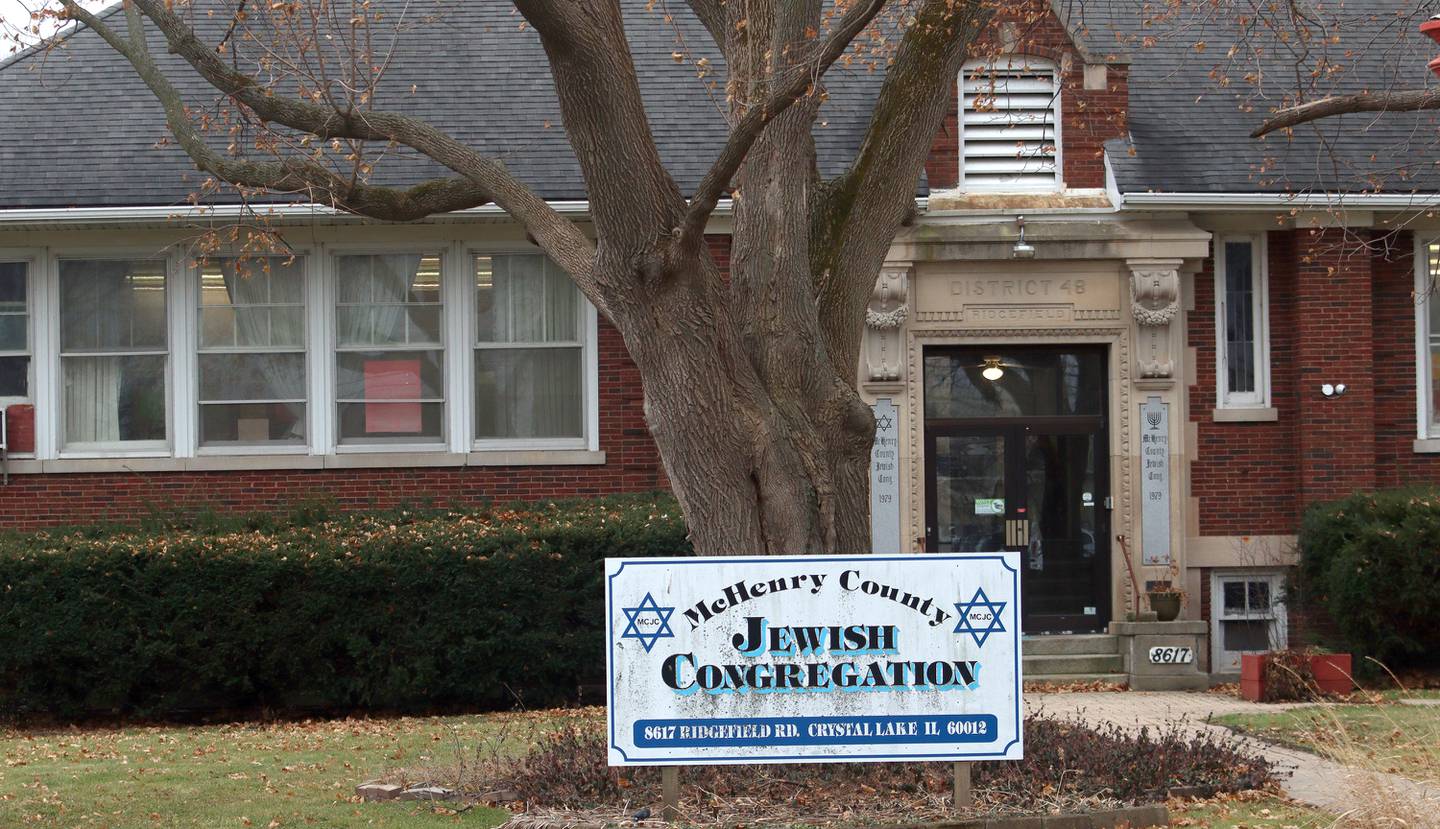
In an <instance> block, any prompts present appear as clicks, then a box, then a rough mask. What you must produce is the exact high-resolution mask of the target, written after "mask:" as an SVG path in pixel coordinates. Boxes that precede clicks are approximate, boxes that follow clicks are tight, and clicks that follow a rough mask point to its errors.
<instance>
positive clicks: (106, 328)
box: [60, 260, 166, 352]
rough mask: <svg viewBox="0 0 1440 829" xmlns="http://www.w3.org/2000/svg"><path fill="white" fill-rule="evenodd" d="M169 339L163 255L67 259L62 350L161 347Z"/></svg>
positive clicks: (63, 263)
mask: <svg viewBox="0 0 1440 829" xmlns="http://www.w3.org/2000/svg"><path fill="white" fill-rule="evenodd" d="M165 342H166V337H165V263H164V262H163V261H75V260H65V261H61V263H60V348H61V350H62V351H71V352H73V351H152V350H154V351H161V350H164V348H165Z"/></svg>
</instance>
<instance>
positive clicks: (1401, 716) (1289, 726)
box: [1215, 705, 1440, 781]
mask: <svg viewBox="0 0 1440 829" xmlns="http://www.w3.org/2000/svg"><path fill="white" fill-rule="evenodd" d="M1215 722H1216V723H1218V724H1220V725H1225V726H1229V727H1231V728H1235V729H1237V730H1240V731H1243V732H1246V733H1248V734H1254V735H1255V736H1257V737H1262V738H1264V739H1268V740H1273V741H1275V742H1280V743H1287V744H1290V745H1294V746H1299V747H1301V748H1307V749H1310V750H1312V751H1316V752H1319V753H1321V754H1325V755H1327V756H1333V757H1334V758H1335V759H1337V760H1339V761H1341V762H1345V763H1349V764H1351V765H1358V766H1362V767H1364V768H1367V769H1370V770H1374V771H1385V772H1390V773H1392V774H1403V775H1405V776H1406V777H1410V778H1412V779H1415V780H1422V781H1433V780H1440V706H1434V705H1427V706H1419V705H1324V706H1306V707H1303V708H1292V709H1290V710H1288V711H1276V712H1275V713H1273V714H1272V713H1267V714H1227V715H1225V716H1222V717H1216V718H1215Z"/></svg>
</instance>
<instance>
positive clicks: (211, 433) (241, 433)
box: [200, 403, 305, 445]
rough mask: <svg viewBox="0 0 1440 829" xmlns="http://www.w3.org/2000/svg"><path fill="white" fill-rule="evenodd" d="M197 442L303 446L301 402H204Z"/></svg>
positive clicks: (303, 429)
mask: <svg viewBox="0 0 1440 829" xmlns="http://www.w3.org/2000/svg"><path fill="white" fill-rule="evenodd" d="M200 442H201V443H202V444H205V445H213V444H216V443H236V444H265V443H283V444H298V445H303V444H304V443H305V404H304V403H238V404H219V403H207V404H203V405H201V406H200Z"/></svg>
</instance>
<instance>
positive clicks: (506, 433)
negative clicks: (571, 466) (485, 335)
mask: <svg viewBox="0 0 1440 829" xmlns="http://www.w3.org/2000/svg"><path fill="white" fill-rule="evenodd" d="M494 308H495V310H494V321H495V322H494V329H493V332H492V335H491V336H492V339H491V340H490V341H492V342H500V343H517V344H518V343H560V342H564V343H572V342H573V343H575V344H576V346H575V347H574V348H524V349H521V348H516V349H482V350H480V352H479V354H478V355H477V363H478V364H479V366H480V371H479V372H477V373H479V374H487V373H488V374H489V375H490V377H489V378H483V377H477V384H476V385H477V390H478V392H479V393H478V395H477V406H478V407H479V411H478V413H477V418H476V420H477V423H478V426H479V430H480V432H481V436H482V437H497V438H548V437H580V436H581V435H582V434H583V428H582V425H581V421H582V419H583V416H582V412H583V407H584V404H583V389H582V387H581V381H580V359H581V357H580V355H581V349H580V347H579V343H580V322H579V321H580V317H579V314H580V301H579V293H578V291H576V289H575V286H574V284H573V283H572V282H571V281H570V278H569V277H568V276H566V275H565V273H564V272H563V271H561V270H560V269H559V268H558V267H557V266H555V265H554V264H552V263H550V262H549V261H548V260H546V259H545V258H544V257H542V256H506V257H496V259H495V267H494ZM487 379H488V380H489V382H486V380H487Z"/></svg>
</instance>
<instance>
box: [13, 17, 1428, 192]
mask: <svg viewBox="0 0 1440 829" xmlns="http://www.w3.org/2000/svg"><path fill="white" fill-rule="evenodd" d="M387 1H388V2H395V3H396V6H397V8H398V6H399V3H398V0H387ZM1064 1H1065V3H1067V4H1068V5H1070V6H1073V10H1071V11H1070V13H1069V15H1068V16H1069V17H1070V18H1071V22H1072V23H1073V24H1077V25H1082V26H1083V27H1084V30H1085V37H1086V40H1087V41H1088V44H1089V46H1090V48H1091V50H1092V51H1105V50H1109V49H1112V48H1113V49H1115V50H1116V51H1123V52H1124V53H1126V54H1127V55H1128V56H1129V57H1130V59H1131V61H1132V63H1131V67H1130V89H1131V107H1130V132H1131V137H1132V143H1130V144H1127V143H1125V142H1121V141H1114V142H1111V143H1110V145H1109V146H1108V150H1109V155H1110V159H1111V164H1112V168H1113V169H1114V171H1115V175H1116V179H1117V183H1118V184H1119V186H1120V188H1121V190H1122V191H1124V192H1143V191H1165V192H1254V191H1283V190H1289V189H1298V190H1306V189H1314V190H1354V189H1359V188H1361V187H1365V186H1367V184H1366V182H1367V181H1371V182H1373V181H1374V176H1375V175H1376V173H1377V171H1378V172H1379V173H1381V174H1382V175H1383V185H1382V186H1383V187H1384V188H1385V189H1388V190H1392V191H1396V190H1398V191H1405V192H1408V191H1410V190H1413V189H1417V188H1418V189H1422V190H1428V191H1440V174H1437V173H1436V172H1434V168H1433V165H1429V164H1428V163H1425V164H1413V163H1410V162H1411V161H1413V160H1414V159H1416V158H1420V159H1429V158H1432V157H1435V156H1436V153H1435V152H1434V150H1435V147H1434V146H1433V143H1434V140H1435V135H1436V123H1437V122H1436V120H1435V118H1434V117H1433V116H1429V115H1425V116H1416V115H1386V116H1381V117H1371V118H1367V117H1363V116H1347V117H1346V118H1343V119H1337V120H1333V121H1329V122H1325V123H1324V124H1323V125H1322V126H1320V127H1318V128H1317V129H1315V130H1311V129H1308V128H1307V129H1301V130H1300V131H1298V132H1297V135H1296V138H1295V140H1294V141H1291V142H1286V141H1285V140H1283V139H1280V138H1272V139H1270V140H1269V141H1267V142H1265V143H1263V144H1262V143H1258V142H1255V141H1253V140H1252V139H1250V138H1249V137H1248V133H1249V131H1250V130H1251V129H1252V128H1253V127H1254V126H1255V125H1256V124H1258V123H1259V121H1260V119H1261V111H1260V110H1259V109H1256V110H1253V111H1248V112H1247V111H1242V109H1241V108H1240V107H1239V105H1238V97H1239V96H1241V95H1243V94H1245V93H1247V92H1249V91H1251V89H1250V87H1249V86H1247V85H1246V84H1245V83H1244V82H1243V81H1241V80H1240V76H1241V75H1243V73H1244V69H1243V68H1241V67H1240V66H1238V65H1237V66H1236V67H1234V68H1233V69H1232V70H1231V72H1230V74H1232V75H1234V76H1235V78H1236V82H1235V85H1233V86H1232V87H1231V88H1229V89H1222V88H1220V87H1219V86H1218V85H1217V84H1216V82H1215V80H1214V78H1213V77H1212V74H1213V73H1214V72H1215V70H1216V68H1217V66H1220V65H1222V64H1224V63H1225V59H1224V55H1225V52H1226V48H1227V44H1228V43H1229V42H1230V41H1231V40H1233V26H1234V24H1233V22H1232V21H1201V20H1195V19H1183V18H1182V19H1177V20H1174V21H1170V22H1166V23H1160V24H1156V23H1155V22H1154V21H1153V20H1152V21H1148V22H1147V20H1146V18H1147V17H1148V16H1151V15H1153V14H1154V12H1151V11H1146V10H1144V9H1142V6H1141V4H1140V3H1139V2H1137V0H1064ZM1426 2H1427V3H1432V4H1433V3H1440V0H1426ZM624 3H625V6H626V8H627V15H628V17H627V26H628V32H629V34H630V38H631V42H632V51H633V53H634V55H635V57H636V60H637V62H638V64H639V70H640V75H641V79H642V84H643V87H644V93H645V97H646V101H647V105H648V108H649V112H650V115H651V119H652V125H653V128H654V131H655V134H656V138H657V140H658V142H659V145H660V148H661V153H662V156H663V157H664V159H665V161H666V163H667V165H668V166H669V169H670V170H671V171H672V173H673V174H674V175H675V177H676V179H677V180H678V181H679V183H680V185H681V186H682V187H683V188H687V189H688V188H691V187H693V186H694V184H695V182H696V181H698V179H699V177H700V175H701V174H702V173H703V171H704V169H705V166H706V164H707V163H708V160H709V159H710V158H711V157H713V155H714V152H715V150H716V149H717V148H718V147H719V145H720V143H721V141H722V140H723V137H724V131H725V124H724V121H723V119H722V118H721V116H720V114H719V105H718V104H717V102H716V101H714V100H712V98H711V95H712V94H715V95H723V92H713V93H712V92H711V91H710V90H708V89H707V86H706V84H705V82H702V81H700V80H697V78H696V77H695V70H694V68H693V67H692V66H689V65H680V64H677V63H676V62H675V61H674V60H673V59H672V57H671V54H672V52H674V51H675V50H676V49H677V38H683V41H684V43H685V44H686V46H687V47H688V48H690V49H691V50H692V51H693V52H694V53H695V54H696V55H697V56H698V55H701V54H704V53H705V51H706V49H705V47H706V44H707V42H708V38H707V36H706V35H705V33H704V32H703V30H702V29H701V28H700V26H699V24H698V23H697V22H696V21H694V20H693V18H690V17H689V16H688V15H687V14H686V13H684V4H683V3H669V4H655V8H654V9H649V8H647V6H649V5H650V4H649V3H647V2H646V1H645V0H624ZM1162 5H1163V4H1162ZM408 6H409V8H410V9H411V11H410V13H409V17H408V18H407V25H406V27H405V32H404V34H403V36H401V37H400V38H398V41H397V45H396V47H395V50H394V54H393V57H392V61H391V65H390V69H389V70H388V72H387V74H386V77H385V80H384V83H383V85H382V87H381V94H380V99H379V104H380V106H382V107H385V108H391V109H399V110H403V111H406V112H411V113H413V114H415V115H418V116H420V117H423V118H426V119H427V120H431V121H433V122H434V123H436V124H438V125H439V126H441V127H442V128H444V129H446V130H448V131H449V132H451V133H452V134H454V135H456V136H457V137H458V138H460V139H461V140H463V141H466V142H467V143H470V144H472V145H474V146H476V147H478V148H480V149H482V150H483V151H486V152H489V153H493V154H495V155H498V156H500V157H501V158H503V159H504V160H505V162H506V164H507V165H508V166H509V167H510V168H511V170H512V171H513V172H514V173H515V174H516V175H517V176H518V177H519V178H520V179H521V180H523V181H525V182H527V183H528V184H530V185H532V186H533V187H535V188H536V190H537V191H538V192H539V193H540V194H541V195H543V196H544V197H545V198H548V199H552V200H569V199H575V200H580V199H584V198H585V193H584V187H583V182H582V181H581V177H580V172H579V168H578V166H577V165H576V163H575V160H574V158H573V156H572V154H571V152H570V150H569V146H568V144H567V142H566V139H565V135H564V131H563V129H562V128H561V126H560V123H561V120H560V113H559V109H558V105H557V104H556V101H555V96H554V91H553V88H552V86H551V82H550V76H549V70H548V67H547V65H546V63H545V60H544V54H543V51H542V50H541V48H540V45H539V41H538V38H537V37H536V35H535V34H534V33H533V31H531V30H529V29H527V28H523V27H522V26H521V25H520V24H521V21H520V18H519V17H518V16H517V15H516V14H515V12H514V10H513V6H512V5H511V4H510V3H509V2H502V0H412V2H410V3H409V4H408ZM1360 7H1363V12H1357V11H1356V9H1357V8H1360ZM667 8H668V11H669V12H671V13H673V14H674V15H675V17H674V18H673V21H671V20H670V19H668V18H666V17H665V16H664V11H665V10H666V9H667ZM1346 9H1347V12H1346V13H1347V14H1349V15H1350V16H1351V20H1350V21H1349V23H1350V25H1349V26H1348V27H1347V29H1346V33H1345V36H1344V47H1343V48H1354V49H1358V50H1360V51H1361V52H1362V53H1363V54H1364V55H1365V57H1363V58H1362V59H1361V60H1360V61H1359V62H1358V65H1357V67H1356V68H1355V69H1352V70H1351V72H1350V73H1348V74H1347V75H1346V76H1345V79H1344V82H1343V83H1344V84H1347V85H1349V86H1352V87H1358V86H1362V85H1364V86H1370V87H1372V88H1379V87H1388V86H1392V85H1394V84H1395V83H1397V81H1404V82H1405V83H1406V84H1407V85H1410V84H1414V83H1428V82H1430V81H1431V80H1432V78H1430V77H1429V74H1428V73H1427V72H1426V71H1425V69H1424V64H1425V61H1426V60H1428V59H1429V57H1430V56H1431V55H1432V54H1435V53H1437V52H1440V49H1436V48H1434V47H1433V44H1430V42H1429V41H1428V40H1426V39H1424V38H1422V37H1421V36H1419V35H1418V34H1415V33H1414V32H1413V24H1414V21H1415V19H1414V18H1413V17H1409V16H1407V17H1405V19H1404V23H1403V25H1401V24H1399V23H1397V22H1396V20H1397V16H1398V15H1402V14H1410V13H1413V9H1414V6H1412V5H1408V4H1406V3H1404V2H1402V0H1363V2H1359V3H1352V4H1350V5H1349V6H1347V7H1346ZM437 10H438V11H439V12H440V13H439V14H427V13H426V12H434V11H437ZM1426 13H1427V14H1428V11H1427V12H1426ZM222 25H223V23H222V21H221V20H220V19H219V18H211V19H206V18H201V22H200V23H199V28H200V29H201V31H202V34H208V36H209V37H210V38H211V40H212V41H213V40H214V39H217V38H218V36H219V30H220V27H221V26H222ZM1145 35H1151V36H1153V37H1154V41H1153V43H1150V42H1146V43H1142V42H1141V41H1139V40H1138V39H1137V38H1138V37H1142V36H1145ZM156 37H157V38H158V35H157V36H156ZM1201 40H1203V41H1205V42H1206V48H1205V50H1204V51H1197V50H1196V49H1195V48H1194V44H1195V43H1196V42H1197V41H1201ZM155 45H156V53H157V56H158V57H159V58H160V59H161V60H162V62H163V63H165V64H167V65H168V66H170V67H171V71H170V74H171V77H173V78H176V79H177V80H178V83H179V85H180V86H181V88H182V90H183V91H184V92H185V94H186V96H187V99H188V100H189V101H190V102H191V103H192V105H200V106H205V105H213V103H214V102H215V99H216V96H215V94H214V92H213V90H210V89H209V88H208V86H206V85H205V84H204V82H203V81H201V80H200V79H199V78H198V76H196V75H195V74H194V73H193V72H192V71H191V70H190V69H189V68H188V67H187V66H185V65H184V64H183V63H181V62H180V61H179V60H178V59H177V58H175V57H173V56H171V55H169V54H167V53H166V52H165V50H164V49H163V48H162V47H160V45H159V43H158V40H157V41H156V44H155ZM709 57H710V59H711V60H712V62H718V56H715V55H713V54H712V55H710V56H709ZM1281 68H1282V67H1279V66H1268V67H1267V77H1276V78H1280V77H1283V75H1280V74H1279V71H1280V70H1281ZM880 80H881V77H880V73H878V72H870V71H866V70H864V69H861V70H857V71H840V70H838V69H837V70H836V71H833V72H832V73H831V76H830V77H829V81H828V86H829V88H830V92H831V98H830V100H829V102H828V103H827V104H826V106H825V108H824V111H823V114H822V120H823V122H824V126H823V127H821V128H820V129H819V130H818V142H819V152H820V162H821V166H822V169H823V170H824V171H826V172H832V171H835V170H838V169H839V168H840V167H841V166H842V165H843V164H844V163H845V162H846V160H847V159H848V158H850V157H851V156H852V155H853V153H854V152H855V150H856V148H857V147H858V146H859V143H860V140H861V138H862V137H863V134H864V128H865V121H866V117H867V115H868V112H869V108H870V105H869V102H870V101H871V100H873V96H874V95H875V94H876V92H877V90H878V89H879V84H880ZM1280 84H1283V81H1278V80H1277V87H1276V88H1277V89H1278V88H1281V87H1280V86H1279V85H1280ZM412 87H413V90H414V91H413V92H412ZM166 135H167V133H166V130H165V128H164V124H163V118H162V116H161V112H160V109H159V106H158V105H157V104H156V103H155V102H154V100H153V98H152V97H151V95H150V93H149V92H148V90H146V89H145V88H144V86H143V85H142V84H141V83H140V81H139V80H138V79H137V78H136V77H135V75H134V73H133V71H132V70H131V69H130V68H129V66H128V64H126V63H125V62H124V61H123V59H121V58H120V57H119V56H118V55H116V54H115V53H114V52H113V51H111V50H110V49H109V47H108V46H106V45H105V44H104V43H103V42H102V41H101V40H100V38H99V37H98V36H97V35H95V34H94V33H93V32H89V31H86V30H80V31H77V32H75V33H73V34H72V35H71V36H69V37H68V38H67V39H66V40H65V42H64V44H63V46H62V47H61V48H60V49H57V50H53V51H50V52H35V53H30V54H25V55H21V56H19V57H18V58H14V59H11V60H9V61H7V62H5V63H4V64H0V209H4V208H35V207H72V206H128V205H178V204H183V203H184V202H185V201H186V199H187V198H188V197H189V196H190V195H191V194H192V193H193V192H194V191H195V189H196V186H197V182H198V180H199V175H198V174H197V173H196V172H195V170H194V168H193V166H192V165H191V164H190V162H189V160H188V159H187V158H186V157H185V156H184V154H183V153H182V152H181V151H180V150H178V149H177V148H175V147H173V146H160V147H157V146H156V144H157V142H159V141H161V140H163V139H164V138H165V137H166ZM1396 159H1403V160H1404V162H1403V163H1404V164H1405V166H1408V167H1409V168H1410V170H1409V173H1410V177H1409V178H1407V179H1403V180H1402V179H1401V178H1400V177H1398V176H1396V175H1395V174H1394V173H1393V171H1394V169H1395V168H1396V167H1397V166H1399V165H1401V163H1402V162H1401V161H1397V160H1396ZM1418 166H1423V167H1424V169H1421V170H1416V169H1415V168H1416V167H1418ZM444 173H445V171H443V170H441V169H440V168H439V167H438V166H437V165H435V164H433V163H432V162H429V161H428V160H425V159H423V158H419V157H417V156H416V155H415V154H413V153H407V152H401V153H398V154H396V155H394V156H393V157H391V158H387V159H386V160H385V161H383V162H382V163H381V164H380V165H379V166H378V167H377V168H376V175H375V181H376V182H377V183H391V184H399V183H407V182H413V181H416V180H418V179H421V178H424V177H429V176H435V175H442V174H444ZM1369 186H1373V184H1371V185H1369ZM234 200H235V196H233V195H232V194H229V193H222V194H220V195H219V196H217V197H213V198H211V199H209V201H212V202H224V201H234Z"/></svg>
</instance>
